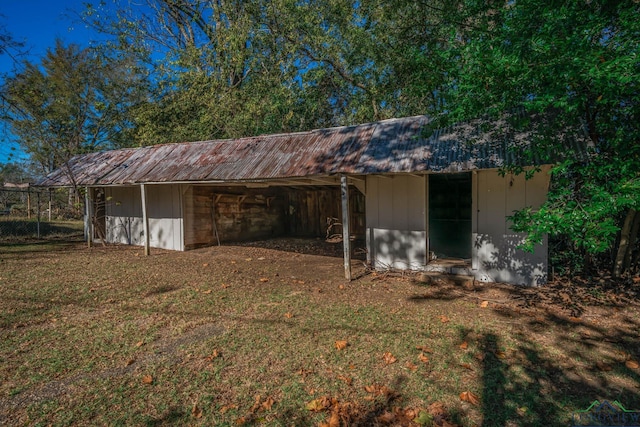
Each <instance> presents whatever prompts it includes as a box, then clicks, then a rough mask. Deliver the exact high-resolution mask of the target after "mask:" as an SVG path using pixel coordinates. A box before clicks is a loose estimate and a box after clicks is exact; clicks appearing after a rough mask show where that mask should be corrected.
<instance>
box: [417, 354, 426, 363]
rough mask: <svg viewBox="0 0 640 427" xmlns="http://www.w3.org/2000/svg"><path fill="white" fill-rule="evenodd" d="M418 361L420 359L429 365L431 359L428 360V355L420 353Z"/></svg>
mask: <svg viewBox="0 0 640 427" xmlns="http://www.w3.org/2000/svg"><path fill="white" fill-rule="evenodd" d="M418 359H420V361H421V362H422V363H429V358H428V357H427V355H426V354H424V353H420V354H419V355H418Z"/></svg>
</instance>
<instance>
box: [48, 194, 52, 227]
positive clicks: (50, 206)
mask: <svg viewBox="0 0 640 427" xmlns="http://www.w3.org/2000/svg"><path fill="white" fill-rule="evenodd" d="M51 208H52V205H51V189H49V222H51Z"/></svg>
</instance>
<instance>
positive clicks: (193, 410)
mask: <svg viewBox="0 0 640 427" xmlns="http://www.w3.org/2000/svg"><path fill="white" fill-rule="evenodd" d="M191 415H192V416H193V417H194V418H202V409H201V408H200V407H199V406H198V404H197V403H194V404H193V408H191Z"/></svg>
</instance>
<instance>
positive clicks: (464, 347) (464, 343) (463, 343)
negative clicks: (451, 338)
mask: <svg viewBox="0 0 640 427" xmlns="http://www.w3.org/2000/svg"><path fill="white" fill-rule="evenodd" d="M459 347H460V349H461V350H466V349H467V347H469V344H467V342H466V341H463V342H462V344H460V346H459Z"/></svg>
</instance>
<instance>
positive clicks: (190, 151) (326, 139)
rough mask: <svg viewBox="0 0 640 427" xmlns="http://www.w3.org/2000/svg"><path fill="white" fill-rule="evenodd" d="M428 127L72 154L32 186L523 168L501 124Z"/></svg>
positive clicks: (421, 123) (392, 123) (416, 122)
mask: <svg viewBox="0 0 640 427" xmlns="http://www.w3.org/2000/svg"><path fill="white" fill-rule="evenodd" d="M429 123H430V120H429V118H428V117H426V116H414V117H407V118H402V119H390V120H383V121H380V122H375V123H366V124H362V125H358V126H344V127H335V128H329V129H319V130H313V131H309V132H297V133H290V134H279V135H263V136H256V137H247V138H238V139H231V140H215V141H202V142H188V143H180V144H164V145H155V146H149V147H142V148H128V149H122V150H113V151H105V152H100V153H91V154H85V155H81V156H76V157H74V158H73V159H71V161H70V162H69V164H68V168H66V167H63V168H60V169H58V170H56V171H54V172H53V173H51V174H50V175H49V176H47V177H46V178H45V179H43V180H42V181H41V182H40V183H38V185H40V186H48V187H55V186H69V185H71V184H72V181H71V179H70V177H71V176H73V177H74V180H75V183H76V184H77V185H82V186H92V185H124V184H136V183H149V182H154V183H162V182H204V181H227V182H238V181H255V180H269V179H280V178H301V177H314V176H315V177H321V176H330V175H335V174H341V173H344V174H360V175H362V174H384V173H412V172H413V173H415V172H462V171H469V170H474V169H493V168H498V167H501V166H504V165H505V164H506V163H507V162H509V163H511V164H513V163H515V164H521V165H523V166H525V165H526V164H523V162H524V159H522V158H519V154H520V153H521V152H522V149H523V148H524V147H525V146H527V145H528V144H529V141H528V139H529V138H528V136H529V135H528V134H527V133H524V132H514V131H513V130H511V129H510V128H509V126H508V124H507V122H506V121H504V120H503V121H492V122H490V124H491V129H492V131H482V129H484V128H486V125H487V121H481V120H480V121H474V122H467V123H463V124H460V125H456V126H453V127H450V128H447V129H437V130H435V131H433V130H429V129H428V128H429ZM496 129H497V130H498V132H496V131H495V130H496ZM497 135H499V136H497ZM508 147H516V149H515V150H513V149H510V148H508ZM576 147H577V145H576ZM578 150H580V148H578ZM530 163H532V164H534V163H535V164H539V163H542V162H540V161H539V159H534V161H532V162H530Z"/></svg>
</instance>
